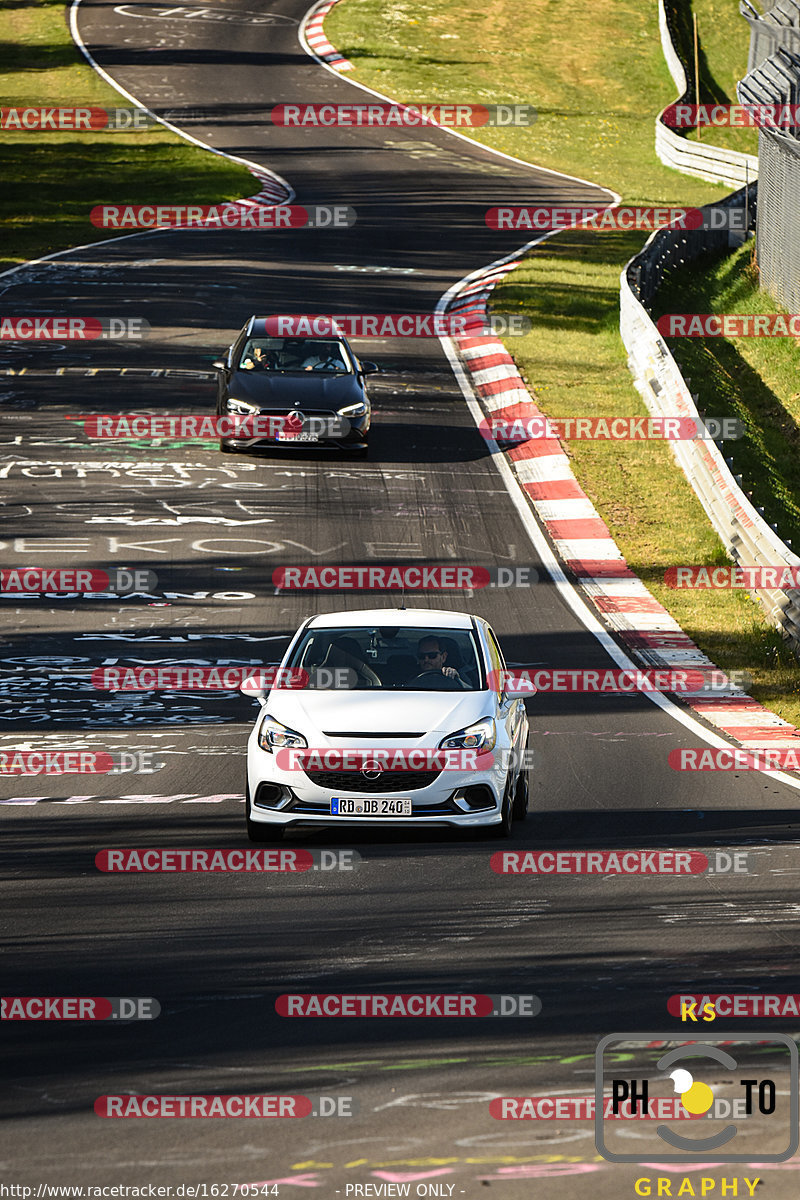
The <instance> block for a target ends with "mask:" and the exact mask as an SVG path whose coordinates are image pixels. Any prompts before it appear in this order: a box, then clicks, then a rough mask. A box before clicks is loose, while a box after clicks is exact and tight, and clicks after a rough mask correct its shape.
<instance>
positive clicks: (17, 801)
mask: <svg viewBox="0 0 800 1200" xmlns="http://www.w3.org/2000/svg"><path fill="white" fill-rule="evenodd" d="M226 800H235V801H237V803H239V804H244V796H243V795H241V793H239V792H221V793H218V794H216V795H212V796H200V795H197V794H196V793H192V792H177V793H176V794H175V795H173V796H158V795H155V794H153V795H150V796H134V795H128V796H118V797H117V796H12V797H10V798H9V799H8V800H0V804H6V805H30V804H222V803H224V801H226Z"/></svg>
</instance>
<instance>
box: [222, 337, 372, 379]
mask: <svg viewBox="0 0 800 1200" xmlns="http://www.w3.org/2000/svg"><path fill="white" fill-rule="evenodd" d="M237 370H239V371H274V372H277V373H280V374H287V373H289V372H292V373H294V372H298V371H316V372H324V373H325V374H328V375H352V374H354V370H353V365H352V362H351V360H350V355H349V354H348V353H347V350H346V349H345V346H344V343H343V342H341V341H339V340H338V339H336V338H331V339H329V340H328V339H321V338H279V337H256V338H250V340H249V341H247V342H246V343H245V346H244V349H243V350H242V353H241V356H240V358H239V362H238V364H237Z"/></svg>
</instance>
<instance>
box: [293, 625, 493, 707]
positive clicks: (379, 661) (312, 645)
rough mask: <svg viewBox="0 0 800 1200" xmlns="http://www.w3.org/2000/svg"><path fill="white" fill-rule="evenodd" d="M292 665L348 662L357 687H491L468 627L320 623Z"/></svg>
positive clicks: (330, 666)
mask: <svg viewBox="0 0 800 1200" xmlns="http://www.w3.org/2000/svg"><path fill="white" fill-rule="evenodd" d="M286 665H287V666H288V667H289V668H303V669H304V670H306V671H309V672H312V671H315V670H317V669H318V668H328V669H329V670H337V669H342V668H346V669H347V670H348V672H349V673H350V675H349V677H350V678H351V679H353V677H354V678H355V684H354V686H355V688H356V689H357V690H358V689H366V688H377V687H379V688H391V689H396V690H397V689H403V690H410V691H469V692H475V691H483V690H484V688H485V687H486V684H485V680H484V671H483V668H482V665H481V656H480V653H479V650H478V646H477V643H476V640H475V635H474V633H473V631H472V630H468V629H436V628H427V629H426V628H419V627H418V626H413V625H409V626H371V627H366V626H364V627H352V628H341V627H339V628H332V629H321V628H314V629H309V630H307V631H306V632H305V634H304V635H303V637H302V638H301V639H300V641H299V642H298V644H297V645H296V646H295V648H294V650H293V652H292V655H291V657H290V659H289V661H288V663H287V664H286ZM353 673H354V676H353Z"/></svg>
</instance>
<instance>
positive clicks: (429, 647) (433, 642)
mask: <svg viewBox="0 0 800 1200" xmlns="http://www.w3.org/2000/svg"><path fill="white" fill-rule="evenodd" d="M446 664H447V651H446V650H445V648H444V647H443V646H442V643H441V642H440V641H439V639H438V638H437V637H424V638H420V641H419V642H418V644H417V665H418V667H419V674H420V675H427V674H429V673H430V672H436V673H437V674H439V675H446V676H447V677H448V678H449V679H452V680H454V681H455V682H456V683H459V684H461V687H462V688H466V687H467V684H466V683H465V682H464V680H463V679H462V678H461V676H460V675H459V673H458V671H457V670H456V669H455V667H448V666H447V665H446Z"/></svg>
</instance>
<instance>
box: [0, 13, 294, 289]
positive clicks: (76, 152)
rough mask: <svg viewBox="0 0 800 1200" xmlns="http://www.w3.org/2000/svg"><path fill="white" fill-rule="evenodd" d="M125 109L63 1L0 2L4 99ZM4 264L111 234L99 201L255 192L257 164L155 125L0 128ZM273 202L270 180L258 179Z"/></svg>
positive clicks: (11, 103)
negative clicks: (98, 221)
mask: <svg viewBox="0 0 800 1200" xmlns="http://www.w3.org/2000/svg"><path fill="white" fill-rule="evenodd" d="M76 106H86V107H93V108H121V107H129V106H130V102H129V101H128V100H127V99H125V98H124V97H123V96H121V95H120V93H119V92H117V91H115V90H114V89H113V88H112V87H110V86H109V85H108V84H107V83H106V82H104V80H103V79H101V78H100V77H99V76H98V75H97V74H96V73H95V71H94V70H92V68H91V67H90V65H89V64H88V63H87V62H86V61H85V60H84V58H83V56H82V55H81V52H80V50H79V49H78V47H77V46H76V45H75V44H74V43H73V41H72V39H71V37H70V34H69V29H68V26H67V24H66V21H65V16H64V5H63V4H62V3H56V2H55V0H40V2H39V3H38V4H35V5H27V6H25V7H22V6H16V5H15V6H12V7H9V8H4V7H3V6H2V5H0V107H2V108H4V109H8V108H22V109H25V108H36V109H40V108H45V107H46V108H57V107H70V108H72V107H76ZM0 178H2V180H3V186H2V188H0V240H1V241H2V252H0V270H3V269H5V268H7V267H11V266H16V265H18V264H20V263H23V262H26V261H28V260H30V259H36V258H39V257H41V256H42V255H45V254H49V253H52V252H54V251H57V250H62V249H66V248H68V247H70V246H78V245H84V244H87V243H90V242H97V241H102V240H104V239H107V238H108V236H109V233H108V231H107V230H103V229H97V228H95V227H94V226H93V225H92V224H91V222H90V220H89V212H90V210H91V209H92V208H93V207H94V206H95V205H98V204H104V203H105V204H118V203H120V198H123V200H124V203H126V204H201V205H205V204H215V203H218V202H220V201H221V200H235V199H237V198H239V197H242V196H248V195H249V194H250V193H252V192H253V191H254V190H259V189H258V188H255V189H254V181H253V172H251V171H249V170H248V168H247V167H245V166H243V165H242V164H240V163H236V162H232V161H230V160H229V159H227V158H225V157H222V156H219V155H217V154H212V153H209V152H208V151H205V150H203V149H202V148H200V147H199V146H195V145H192V144H191V143H189V142H186V141H184V140H183V139H182V138H180V137H178V135H177V134H176V133H172V132H171V131H170V130H168V129H165V128H164V127H163V126H160V125H156V126H154V127H153V128H151V129H142V130H140V131H138V132H136V133H124V132H114V133H109V132H104V131H103V130H98V131H92V132H89V131H88V130H87V131H69V130H59V131H54V132H44V131H42V132H38V131H26V130H15V129H5V130H2V131H0ZM258 184H259V185H261V189H263V190H264V194H261V195H259V196H258V197H252V199H258V200H259V201H260V202H262V203H274V198H272V197H270V196H268V195H267V194H266V193H267V192H268V191H269V189H270V187H271V184H270V183H269V182H267V181H266V180H262V179H260V178H259V179H258Z"/></svg>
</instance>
